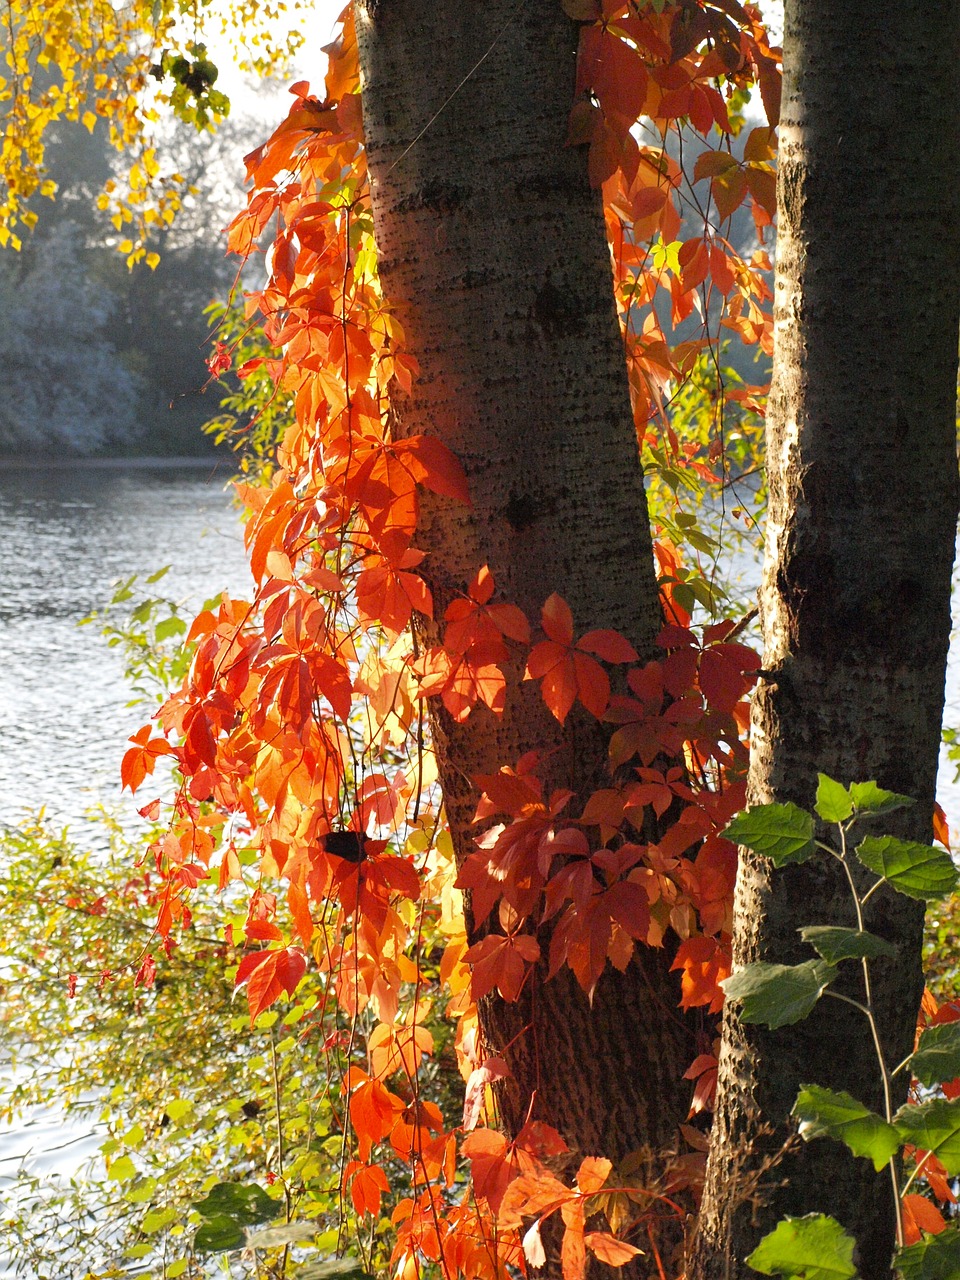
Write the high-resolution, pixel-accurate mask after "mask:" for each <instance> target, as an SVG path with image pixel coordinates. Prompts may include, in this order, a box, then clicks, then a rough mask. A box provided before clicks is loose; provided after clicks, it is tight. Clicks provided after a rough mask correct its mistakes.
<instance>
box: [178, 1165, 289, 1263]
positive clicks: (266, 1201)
mask: <svg viewBox="0 0 960 1280" xmlns="http://www.w3.org/2000/svg"><path fill="white" fill-rule="evenodd" d="M193 1207H194V1209H196V1210H197V1212H198V1213H199V1214H201V1216H202V1217H204V1218H205V1219H206V1221H205V1222H204V1223H203V1225H202V1226H200V1227H199V1228H198V1229H197V1234H196V1235H195V1237H194V1241H193V1245H194V1248H195V1249H196V1250H197V1251H198V1252H199V1253H222V1252H224V1251H226V1250H229V1249H242V1248H244V1247H245V1246H246V1243H247V1233H246V1230H245V1228H246V1227H255V1226H257V1225H259V1223H261V1222H270V1221H271V1220H272V1219H273V1218H276V1217H279V1215H280V1205H279V1204H278V1203H277V1201H276V1200H271V1198H270V1197H269V1196H268V1195H267V1193H266V1192H265V1191H264V1189H263V1187H260V1186H257V1184H256V1183H251V1184H250V1185H249V1186H244V1185H243V1184H242V1183H239V1182H218V1183H217V1184H216V1186H215V1187H211V1189H210V1194H209V1195H208V1196H206V1198H205V1199H203V1200H199V1201H197V1203H196V1204H195V1205H194V1206H193Z"/></svg>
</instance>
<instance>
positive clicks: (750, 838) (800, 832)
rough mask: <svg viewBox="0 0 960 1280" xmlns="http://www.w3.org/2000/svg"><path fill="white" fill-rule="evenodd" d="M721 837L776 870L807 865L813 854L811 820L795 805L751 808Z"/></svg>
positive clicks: (738, 817) (766, 805) (768, 805)
mask: <svg viewBox="0 0 960 1280" xmlns="http://www.w3.org/2000/svg"><path fill="white" fill-rule="evenodd" d="M721 834H722V835H723V837H724V838H725V839H727V840H732V841H734V843H735V844H742V845H746V846H747V848H748V849H752V850H753V851H754V853H759V854H761V855H762V856H763V857H765V858H769V859H770V860H771V862H772V863H773V864H774V866H776V867H783V866H786V864H787V863H789V862H806V860H807V859H808V858H809V857H811V856H812V855H813V853H814V852H815V845H814V843H813V819H812V818H811V817H810V815H809V813H804V811H803V810H802V809H799V808H798V807H797V806H796V805H795V804H760V805H754V806H753V808H751V809H747V810H746V812H745V813H741V814H739V815H738V816H737V817H736V818H734V820H733V821H732V822H731V823H730V824H729V826H728V827H727V828H726V830H725V831H723V832H721Z"/></svg>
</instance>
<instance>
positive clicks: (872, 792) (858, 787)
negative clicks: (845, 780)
mask: <svg viewBox="0 0 960 1280" xmlns="http://www.w3.org/2000/svg"><path fill="white" fill-rule="evenodd" d="M850 796H851V799H852V800H853V803H854V804H855V805H856V809H857V812H858V813H869V814H874V815H875V814H879V813H893V811H894V809H906V808H909V806H910V805H912V804H915V803H916V801H915V800H913V799H912V798H911V797H910V796H901V795H898V794H897V793H896V791H884V789H883V787H878V786H877V784H876V783H875V782H852V783H851V784H850Z"/></svg>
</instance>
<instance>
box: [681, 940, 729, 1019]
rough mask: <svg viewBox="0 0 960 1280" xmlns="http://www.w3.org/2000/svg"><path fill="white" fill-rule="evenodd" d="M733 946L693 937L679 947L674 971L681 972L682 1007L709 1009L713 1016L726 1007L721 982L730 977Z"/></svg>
mask: <svg viewBox="0 0 960 1280" xmlns="http://www.w3.org/2000/svg"><path fill="white" fill-rule="evenodd" d="M730 964H731V961H730V947H729V943H722V942H721V941H720V939H718V938H708V937H705V936H704V935H703V934H694V935H693V937H690V938H686V939H684V941H683V942H681V943H680V945H679V947H677V954H676V957H675V959H674V961H673V964H672V965H671V966H670V968H671V969H682V970H683V977H682V979H681V989H682V993H683V994H682V996H681V998H680V1007H681V1008H682V1009H692V1008H694V1007H695V1006H697V1005H703V1004H705V1005H707V1006H709V1011H710V1013H719V1012H720V1010H721V1009H722V1008H723V988H722V987H721V986H720V983H721V982H722V981H723V979H724V978H727V977H729V976H730Z"/></svg>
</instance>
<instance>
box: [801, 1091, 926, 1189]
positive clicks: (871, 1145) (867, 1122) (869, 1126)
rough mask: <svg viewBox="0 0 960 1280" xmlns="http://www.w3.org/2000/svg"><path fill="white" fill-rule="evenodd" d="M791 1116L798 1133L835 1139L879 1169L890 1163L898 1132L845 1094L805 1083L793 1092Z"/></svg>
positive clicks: (804, 1135) (807, 1139) (809, 1138)
mask: <svg viewBox="0 0 960 1280" xmlns="http://www.w3.org/2000/svg"><path fill="white" fill-rule="evenodd" d="M793 1115H794V1116H796V1118H797V1120H799V1122H800V1136H801V1137H802V1138H804V1139H805V1140H806V1141H808V1142H809V1141H811V1140H812V1139H813V1138H835V1139H836V1140H837V1141H838V1142H842V1143H844V1145H845V1146H847V1147H849V1148H850V1150H851V1151H852V1152H853V1154H854V1155H855V1156H866V1157H867V1159H868V1160H872V1161H873V1167H874V1169H876V1170H877V1172H879V1171H880V1170H881V1169H883V1168H884V1167H885V1166H886V1165H888V1164H889V1163H890V1159H891V1157H892V1156H893V1154H894V1152H895V1151H897V1150H898V1149H899V1147H900V1143H901V1138H900V1134H899V1133H898V1132H897V1130H896V1129H895V1128H894V1127H893V1125H892V1124H888V1123H887V1121H886V1120H884V1119H883V1117H882V1116H878V1115H876V1114H875V1113H874V1112H872V1111H870V1110H869V1109H868V1108H867V1107H865V1106H864V1105H863V1103H862V1102H858V1101H857V1099H856V1098H853V1097H851V1095H850V1094H849V1093H842V1092H835V1091H834V1090H833V1089H824V1088H821V1086H820V1085H816V1084H805V1085H802V1086H801V1088H800V1092H799V1093H798V1094H797V1100H796V1102H795V1103H794V1107H793Z"/></svg>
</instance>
